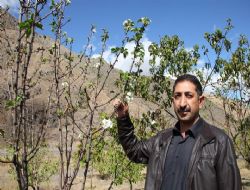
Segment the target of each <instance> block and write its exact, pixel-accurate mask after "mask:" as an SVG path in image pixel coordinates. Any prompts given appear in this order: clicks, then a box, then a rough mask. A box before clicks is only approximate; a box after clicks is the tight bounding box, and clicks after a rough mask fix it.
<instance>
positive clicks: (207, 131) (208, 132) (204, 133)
mask: <svg viewBox="0 0 250 190" xmlns="http://www.w3.org/2000/svg"><path fill="white" fill-rule="evenodd" d="M201 120H202V126H203V127H202V129H201V131H200V136H201V138H202V139H203V140H204V143H208V142H209V141H211V140H212V139H214V138H215V134H214V133H213V131H212V129H211V125H210V124H208V123H207V122H206V121H205V120H204V119H202V118H201Z"/></svg>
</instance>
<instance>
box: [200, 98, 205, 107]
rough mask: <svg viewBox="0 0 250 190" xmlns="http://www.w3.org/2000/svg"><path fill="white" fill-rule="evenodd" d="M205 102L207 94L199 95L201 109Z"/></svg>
mask: <svg viewBox="0 0 250 190" xmlns="http://www.w3.org/2000/svg"><path fill="white" fill-rule="evenodd" d="M204 103H205V96H203V95H201V96H200V97H199V108H200V109H201V108H202V107H203V105H204Z"/></svg>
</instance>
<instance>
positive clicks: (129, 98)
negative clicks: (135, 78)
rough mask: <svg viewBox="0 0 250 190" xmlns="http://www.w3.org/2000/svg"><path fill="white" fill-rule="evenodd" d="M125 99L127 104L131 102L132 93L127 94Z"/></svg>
mask: <svg viewBox="0 0 250 190" xmlns="http://www.w3.org/2000/svg"><path fill="white" fill-rule="evenodd" d="M125 99H126V101H127V102H131V101H132V100H133V99H134V98H133V94H132V92H127V94H126V97H125Z"/></svg>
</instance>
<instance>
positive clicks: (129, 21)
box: [122, 19, 132, 26]
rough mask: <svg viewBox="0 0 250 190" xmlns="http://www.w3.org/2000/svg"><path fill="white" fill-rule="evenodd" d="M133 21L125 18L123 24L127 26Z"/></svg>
mask: <svg viewBox="0 0 250 190" xmlns="http://www.w3.org/2000/svg"><path fill="white" fill-rule="evenodd" d="M131 22H132V20H131V19H127V20H124V21H123V23H122V25H123V26H127V25H128V24H129V23H131Z"/></svg>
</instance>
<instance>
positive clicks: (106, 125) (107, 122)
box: [102, 119, 113, 129]
mask: <svg viewBox="0 0 250 190" xmlns="http://www.w3.org/2000/svg"><path fill="white" fill-rule="evenodd" d="M112 126H113V123H112V121H111V120H110V119H103V120H102V127H103V128H104V129H108V128H112Z"/></svg>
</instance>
